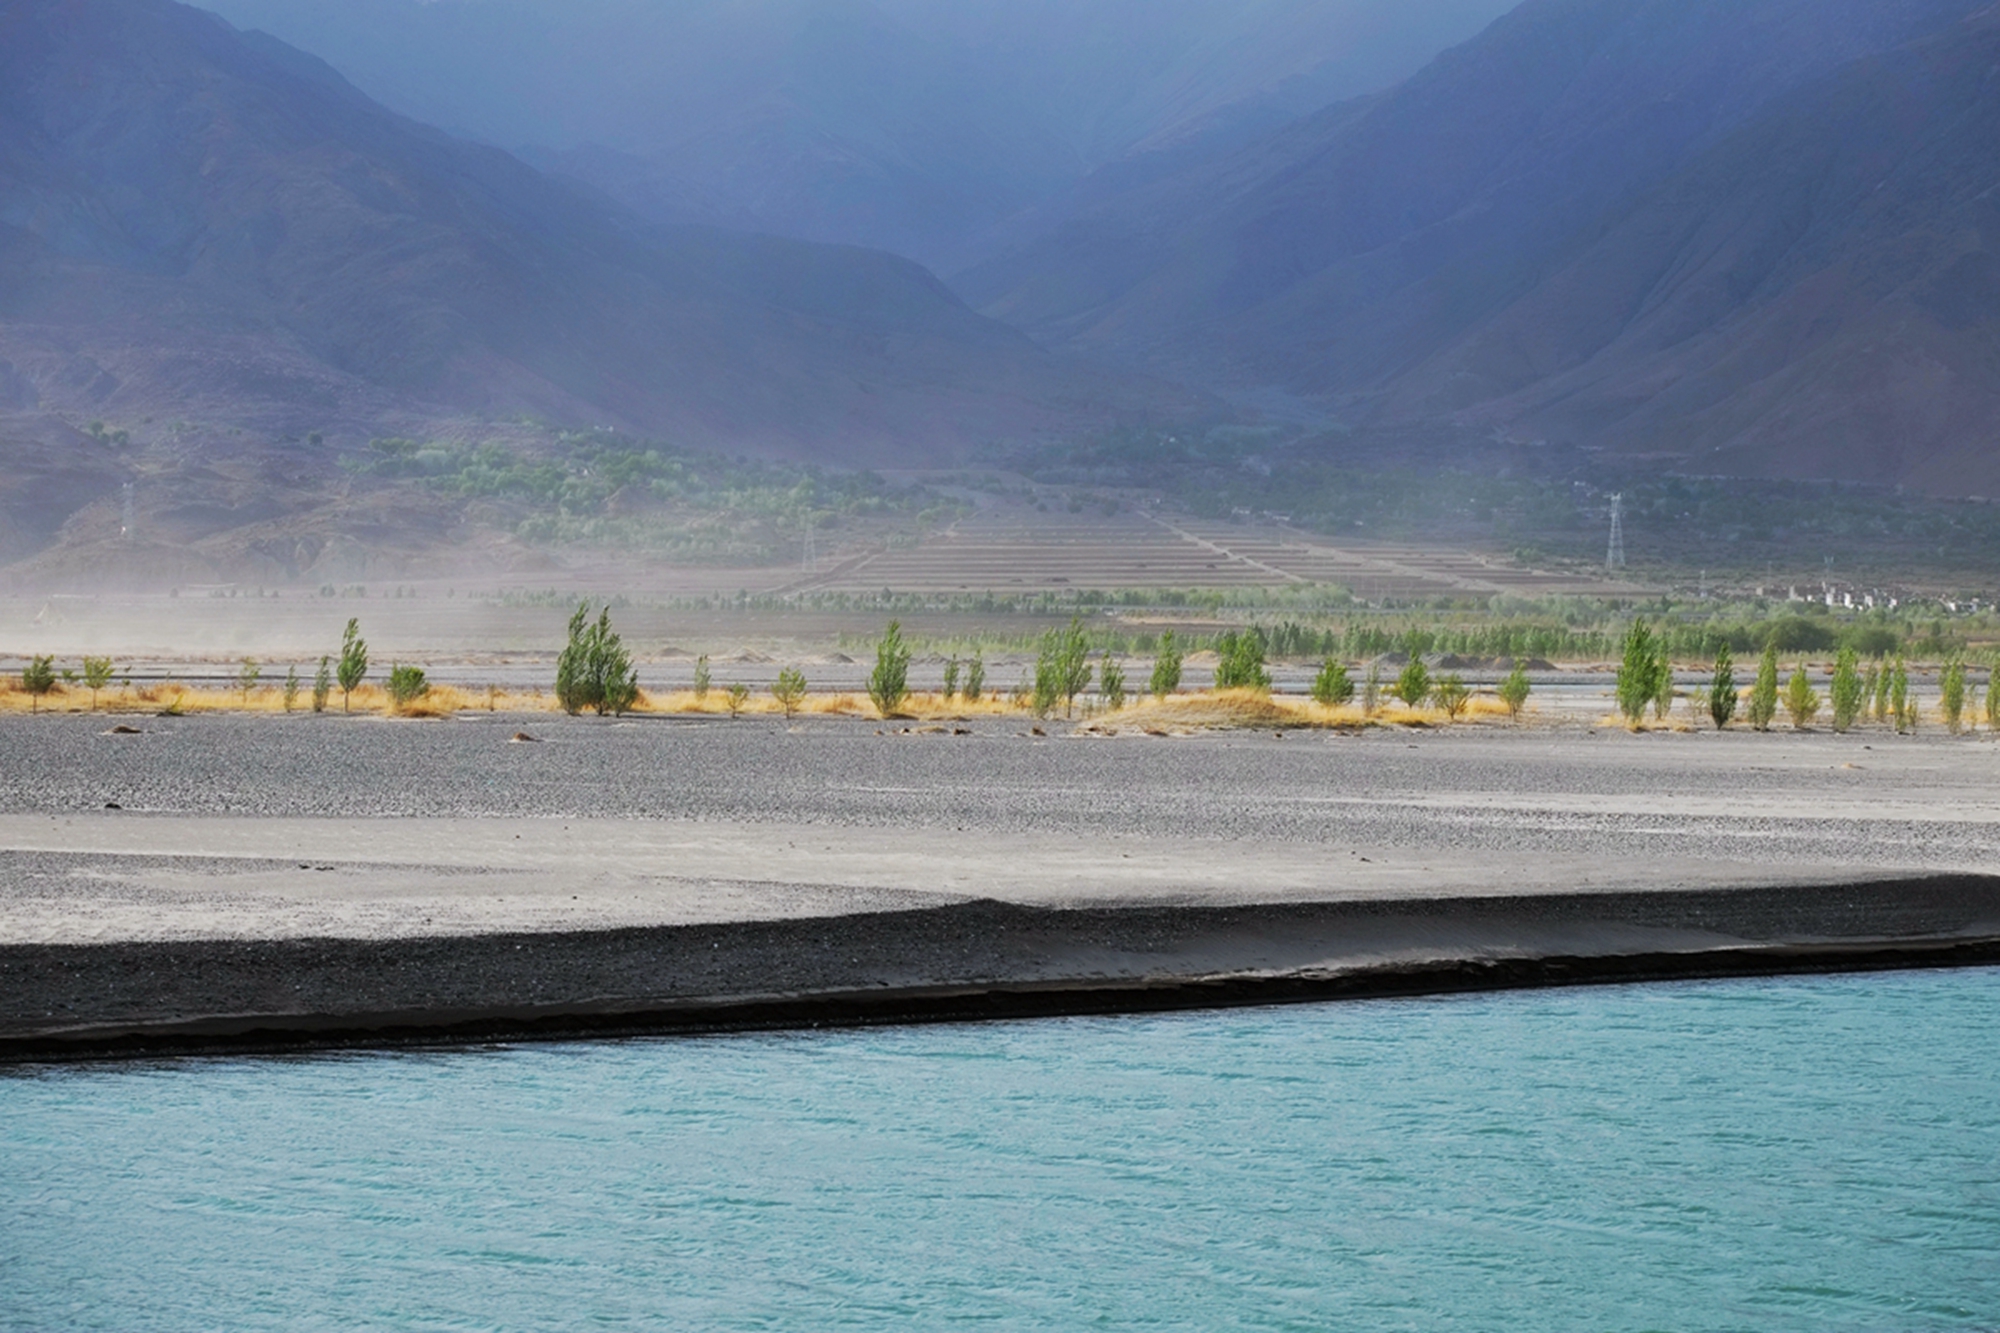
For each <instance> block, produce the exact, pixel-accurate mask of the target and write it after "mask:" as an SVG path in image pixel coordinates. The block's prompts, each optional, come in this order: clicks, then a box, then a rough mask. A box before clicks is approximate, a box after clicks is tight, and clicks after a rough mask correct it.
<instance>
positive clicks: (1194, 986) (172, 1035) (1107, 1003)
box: [0, 876, 2000, 1061]
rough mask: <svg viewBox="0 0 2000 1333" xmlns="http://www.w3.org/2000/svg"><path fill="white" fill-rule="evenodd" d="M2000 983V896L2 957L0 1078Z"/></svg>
mask: <svg viewBox="0 0 2000 1333" xmlns="http://www.w3.org/2000/svg"><path fill="white" fill-rule="evenodd" d="M1973 963H2000V877H1972V876H1936V877H1928V878H1922V879H1903V880H1889V881H1881V882H1875V883H1862V884H1850V885H1845V886H1842V887H1841V888H1840V889H1839V890H1838V891H1826V890H1817V889H1800V888H1755V889H1742V890H1726V891H1694V892H1686V893H1679V894H1672V895H1662V894H1652V893H1638V894H1621V893H1606V894H1563V895H1552V896H1547V897H1514V898H1488V899H1444V900H1433V901H1427V902H1413V903H1303V904H1278V905H1271V906H1259V907H1233V908H1163V907H1136V908H1120V909H1112V910H1086V911H1048V910H1042V909H1035V908H1029V907H1019V906H1012V905H1007V904H1001V903H992V902H979V903H968V904H964V905H961V906H954V907H946V908H935V909H928V910H922V911H911V912H891V913H870V914H862V915H852V916H843V917H831V918H822V919H815V920H810V921H784V922H755V921H752V922H740V923H731V924H723V925H704V926H689V927H667V928H654V929H643V930H619V931H594V932H581V933H573V934H553V935H548V934H544V935H489V936H474V937H461V938H455V939H418V940H400V941H379V940H291V941H277V942H194V943H161V944H124V945H115V946H81V947H51V946H37V947H12V948H0V994H4V996H5V1004H4V1015H0V1060H8V1061H21V1060H45V1059H77V1058H100V1057H107V1056H133V1055H147V1054H161V1053H199V1052H219V1051H282V1050H296V1049H311V1048H321V1047H340V1046H357V1045H359V1046H376V1045H399V1044H424V1043H435V1042H464V1041H487V1040H506V1039H517V1038H556V1037H576V1036H593V1035H604V1034H607V1033H621V1032H622V1033H642V1032H643V1033H662V1032H701V1031H715V1030H730V1029H742V1028H754V1027H774V1026H812V1025H821V1024H853V1023H873V1022H907V1021H930V1020H951V1019H975V1018H997V1017H1012V1016H1025V1015H1041V1014H1057V1013H1101V1012H1120V1011H1138V1010H1155V1009H1171V1008H1184V1007H1197V1006H1213V1005H1224V1004H1249V1003H1275V1002H1286V1001H1302V1000H1312V999H1329V998H1337V997H1356V996H1382V995H1412V994H1424V993H1439V992H1449V991H1462V990H1478V989H1490V988H1500V987H1514V986H1535V985H1562V984H1578V983H1585V982H1602V981H1629V980H1658V979H1666V978H1686V977H1708V976H1727V975H1737V974H1749V973H1762V974H1769V973H1783V972H1794V971H1837V970H1853V969H1866V968H1888V967H1911V966H1941V965H1965V964H1973Z"/></svg>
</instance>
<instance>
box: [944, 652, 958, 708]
mask: <svg viewBox="0 0 2000 1333" xmlns="http://www.w3.org/2000/svg"><path fill="white" fill-rule="evenodd" d="M957 696H958V654H956V653H953V654H952V657H951V660H950V661H949V662H946V663H945V664H944V701H945V702H946V703H950V702H951V701H952V700H953V699H954V698H956V697H957Z"/></svg>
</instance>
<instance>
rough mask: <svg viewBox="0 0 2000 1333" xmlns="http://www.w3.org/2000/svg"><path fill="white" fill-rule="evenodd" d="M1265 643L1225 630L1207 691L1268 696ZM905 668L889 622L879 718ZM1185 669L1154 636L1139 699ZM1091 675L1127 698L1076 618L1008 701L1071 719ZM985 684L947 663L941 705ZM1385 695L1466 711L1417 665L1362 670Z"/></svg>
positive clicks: (1506, 690)
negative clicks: (1386, 681)
mask: <svg viewBox="0 0 2000 1333" xmlns="http://www.w3.org/2000/svg"><path fill="white" fill-rule="evenodd" d="M1265 642H1266V640H1265V637H1264V635H1263V634H1262V633H1261V632H1259V631H1256V630H1247V631H1240V632H1237V631H1232V632H1230V633H1226V634H1224V635H1222V636H1221V638H1220V639H1219V640H1217V643H1216V664H1215V687H1216V688H1217V689H1218V690H1252V691H1259V692H1266V693H1268V692H1269V691H1270V689H1271V673H1270V671H1269V669H1268V667H1267V666H1266V662H1265V656H1264V650H1265ZM909 664H910V650H909V647H908V645H907V644H906V643H905V642H904V640H903V635H902V626H901V623H900V622H898V621H893V620H892V621H890V622H889V627H888V629H887V630H886V631H885V632H884V634H883V636H882V638H881V640H880V641H879V642H878V643H877V645H876V650H875V667H874V670H873V671H872V672H871V673H870V674H869V680H868V696H869V699H870V700H871V701H872V702H873V703H874V705H875V707H876V709H877V711H879V712H881V713H882V714H883V715H884V716H887V715H889V714H891V713H894V712H896V711H897V710H898V709H899V708H901V707H902V705H903V702H904V700H905V699H906V698H907V697H908V695H909ZM1185 664H1186V653H1185V650H1184V649H1183V648H1182V646H1181V645H1180V643H1179V642H1177V641H1176V640H1175V638H1174V635H1173V632H1172V631H1171V630H1169V631H1167V632H1166V633H1164V634H1162V635H1161V636H1160V644H1159V649H1158V651H1157V652H1156V653H1155V655H1154V658H1153V669H1152V674H1151V676H1150V677H1149V678H1148V679H1147V682H1146V690H1147V693H1149V694H1151V695H1152V696H1153V697H1155V698H1161V699H1163V698H1165V697H1167V696H1168V695H1170V694H1172V693H1174V692H1175V691H1176V690H1178V689H1179V688H1180V686H1181V679H1182V674H1183V668H1184V666H1185ZM1093 672H1094V673H1095V676H1096V680H1097V692H1098V695H1099V696H1100V697H1101V698H1102V699H1103V700H1104V702H1105V703H1106V704H1107V705H1108V706H1109V707H1111V708H1113V709H1117V708H1122V707H1123V706H1124V705H1125V702H1126V699H1127V697H1128V695H1127V682H1126V677H1125V670H1124V667H1123V666H1122V665H1121V664H1120V663H1119V662H1118V660H1117V659H1116V658H1115V657H1114V656H1112V654H1111V653H1110V652H1109V651H1106V652H1105V653H1103V654H1102V656H1101V658H1100V659H1099V661H1098V662H1097V663H1096V664H1095V666H1093V664H1092V662H1091V647H1090V643H1089V640H1088V637H1087V636H1086V635H1085V633H1084V629H1083V622H1082V620H1081V619H1080V618H1078V617H1072V618H1071V619H1070V623H1069V624H1068V625H1067V626H1063V627H1060V628H1054V629H1050V630H1049V631H1048V632H1047V633H1045V634H1044V635H1043V636H1042V641H1041V644H1040V648H1039V651H1038V652H1037V653H1036V657H1035V667H1034V671H1033V674H1032V675H1030V676H1028V677H1026V678H1025V679H1024V680H1023V681H1022V683H1021V684H1020V686H1019V687H1017V688H1016V690H1015V691H1014V699H1015V702H1016V703H1018V704H1021V705H1023V706H1026V707H1030V708H1032V709H1033V710H1034V712H1035V713H1036V715H1038V716H1043V717H1046V716H1047V715H1048V714H1050V713H1052V712H1054V711H1055V709H1056V706H1057V705H1058V704H1060V705H1061V706H1062V710H1063V716H1064V717H1069V716H1072V715H1073V714H1074V712H1075V709H1076V700H1077V698H1078V696H1080V695H1082V694H1084V693H1085V692H1087V691H1088V690H1089V689H1090V685H1091V680H1092V676H1093ZM985 679H986V664H985V660H984V658H983V656H981V655H980V654H978V653H975V654H974V655H973V657H972V659H971V661H970V663H969V664H968V665H967V667H966V668H965V675H964V676H963V678H962V679H961V676H960V664H959V660H958V658H957V657H956V656H954V657H952V658H951V659H950V660H949V661H948V662H947V663H946V664H945V671H944V691H943V693H944V697H945V699H946V700H950V699H952V698H953V697H963V698H965V699H968V700H977V699H979V698H981V697H982V691H983V689H984V684H985ZM1531 689H1532V687H1531V685H1530V684H1529V681H1528V674H1527V671H1526V669H1525V668H1523V667H1520V666H1516V667H1515V668H1514V670H1513V672H1512V673H1511V674H1509V675H1508V676H1507V678H1506V679H1505V680H1503V681H1502V682H1501V684H1500V690H1499V694H1500V698H1501V700H1502V702H1503V703H1505V704H1506V706H1507V710H1508V712H1509V714H1510V715H1512V716H1517V717H1518V716H1519V715H1520V712H1521V710H1522V709H1523V708H1524V707H1525V706H1526V705H1527V701H1528V696H1529V694H1530V692H1531ZM1385 695H1386V696H1389V697H1394V698H1397V699H1400V700H1401V701H1402V702H1403V703H1404V704H1406V705H1408V706H1409V707H1412V708H1417V707H1422V706H1423V705H1424V704H1426V703H1428V704H1430V705H1432V706H1433V707H1436V708H1439V709H1442V710H1443V711H1444V712H1445V713H1446V714H1448V715H1449V716H1451V717H1453V718H1456V717H1458V716H1459V715H1460V714H1462V713H1463V712H1464V711H1465V709H1466V708H1467V706H1468V705H1469V704H1470V702H1471V698H1472V691H1471V688H1470V687H1469V686H1467V685H1466V683H1465V680H1464V678H1463V677H1461V676H1459V675H1458V674H1457V673H1456V672H1452V673H1449V674H1447V675H1444V676H1442V677H1439V678H1436V679H1433V678H1432V677H1431V674H1430V670H1429V668H1428V667H1426V666H1425V665H1424V663H1423V662H1421V661H1417V660H1412V661H1411V662H1410V663H1409V664H1407V665H1406V666H1405V667H1404V668H1403V669H1402V672H1401V674H1400V675H1399V676H1398V677H1397V679H1396V681H1395V682H1394V684H1392V685H1389V686H1387V687H1386V688H1385V687H1384V685H1383V682H1382V677H1381V668H1380V667H1379V666H1371V667H1370V668H1369V673H1368V679H1367V683H1366V685H1365V687H1364V694H1363V706H1364V707H1365V708H1366V709H1367V710H1368V711H1369V712H1373V711H1374V710H1375V709H1376V708H1378V707H1379V706H1380V705H1381V702H1382V699H1383V698H1384V696H1385ZM1354 696H1355V685H1354V681H1353V678H1352V676H1350V675H1349V673H1348V670H1347V667H1346V665H1345V664H1343V663H1342V662H1340V661H1339V660H1338V659H1336V658H1334V657H1332V656H1328V657H1327V659H1326V660H1325V662H1324V663H1323V664H1322V666H1321V668H1320V671H1319V674H1318V675H1317V676H1316V677H1315V678H1314V680H1313V685H1312V697H1313V699H1314V700H1316V701H1317V702H1319V703H1321V704H1325V705H1327V706H1328V707H1338V706H1342V705H1345V704H1349V703H1351V702H1353V700H1354ZM788 712H789V709H788Z"/></svg>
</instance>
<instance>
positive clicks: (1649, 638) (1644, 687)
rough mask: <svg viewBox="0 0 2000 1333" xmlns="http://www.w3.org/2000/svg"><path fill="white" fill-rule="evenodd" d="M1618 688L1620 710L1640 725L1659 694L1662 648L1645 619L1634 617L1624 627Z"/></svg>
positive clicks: (1627, 719)
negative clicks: (1629, 624) (1656, 641)
mask: <svg viewBox="0 0 2000 1333" xmlns="http://www.w3.org/2000/svg"><path fill="white" fill-rule="evenodd" d="M1668 688H1669V689H1671V688H1672V687H1671V685H1669V687H1668ZM1616 690H1617V698H1618V711H1619V712H1620V713H1622V714H1624V716H1625V722H1626V725H1627V726H1631V727H1637V726H1638V725H1639V723H1640V722H1642V721H1643V720H1644V719H1645V716H1646V705H1647V704H1651V703H1654V701H1655V700H1657V699H1658V698H1659V694H1660V650H1659V646H1658V645H1657V644H1656V643H1655V642H1654V641H1653V631H1652V628H1651V627H1650V626H1649V625H1647V624H1646V622H1645V621H1643V620H1635V621H1633V622H1632V625H1631V628H1629V629H1627V630H1626V631H1625V643H1624V647H1623V651H1622V652H1621V653H1620V655H1619V662H1618V681H1617V686H1616ZM1669 697H1670V698H1671V696H1669Z"/></svg>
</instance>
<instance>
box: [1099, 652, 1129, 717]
mask: <svg viewBox="0 0 2000 1333" xmlns="http://www.w3.org/2000/svg"><path fill="white" fill-rule="evenodd" d="M1097 688H1098V691H1099V693H1101V694H1103V696H1104V703H1105V705H1106V706H1107V707H1108V708H1110V709H1112V710H1113V711H1114V712H1115V711H1116V710H1118V709H1120V708H1123V707H1124V706H1125V670H1124V668H1123V667H1121V666H1119V665H1118V663H1117V662H1116V661H1115V660H1114V659H1113V658H1112V656H1111V650H1110V649H1108V648H1107V649H1105V650H1104V660H1103V661H1102V662H1100V663H1098V666H1097Z"/></svg>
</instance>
